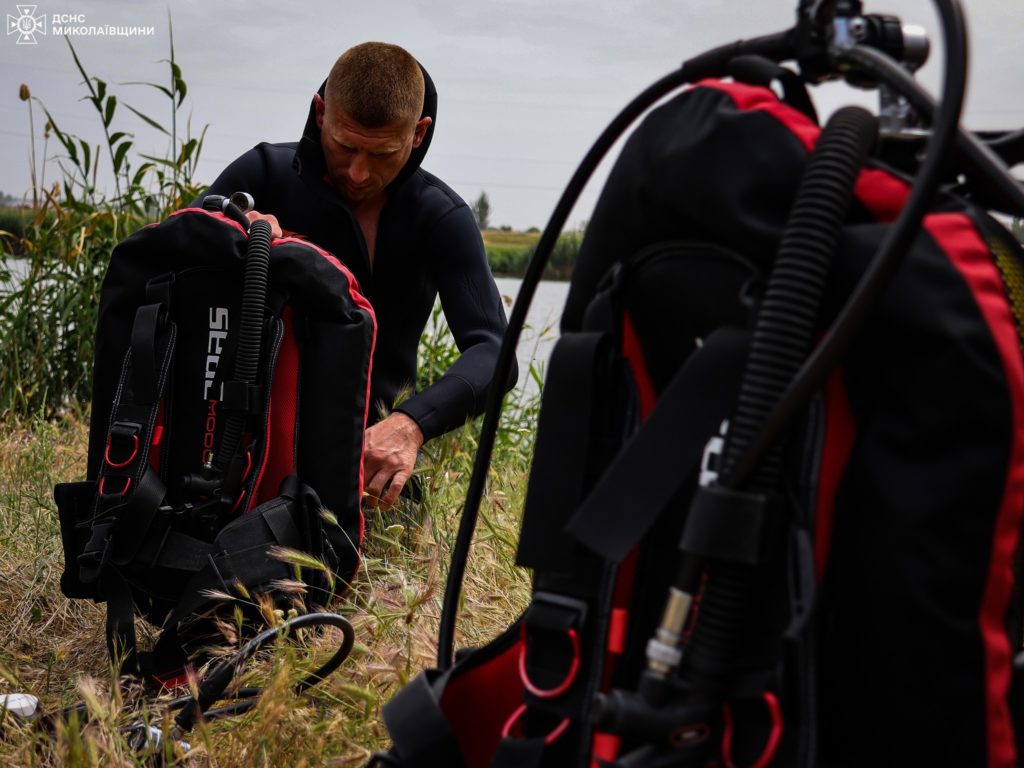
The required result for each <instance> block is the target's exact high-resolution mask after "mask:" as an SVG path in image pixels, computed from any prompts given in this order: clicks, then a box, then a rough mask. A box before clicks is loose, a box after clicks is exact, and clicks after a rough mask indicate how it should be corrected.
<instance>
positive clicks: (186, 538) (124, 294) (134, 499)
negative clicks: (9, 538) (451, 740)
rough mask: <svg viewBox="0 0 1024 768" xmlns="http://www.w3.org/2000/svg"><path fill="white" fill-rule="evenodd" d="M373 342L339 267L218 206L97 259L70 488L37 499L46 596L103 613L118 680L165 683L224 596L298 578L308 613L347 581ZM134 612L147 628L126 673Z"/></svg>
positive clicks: (367, 313) (360, 300)
mask: <svg viewBox="0 0 1024 768" xmlns="http://www.w3.org/2000/svg"><path fill="white" fill-rule="evenodd" d="M232 199H234V198H232ZM375 331H376V321H375V319H374V315H373V311H372V309H371V307H370V305H369V303H368V302H367V300H366V299H365V298H364V297H363V295H362V294H361V293H360V291H359V287H358V285H357V284H356V281H355V279H354V278H353V277H352V275H351V273H350V272H349V271H348V269H347V268H346V267H345V266H344V265H343V264H342V263H341V262H340V261H338V259H336V258H335V257H334V256H332V255H331V254H328V253H326V252H325V251H322V250H320V249H319V248H317V247H315V246H313V245H312V244H310V243H308V242H305V241H302V240H299V239H296V238H291V237H283V238H272V237H271V234H270V228H269V226H268V225H267V223H266V222H256V223H254V224H252V225H251V227H250V224H249V222H248V220H247V219H246V218H245V216H244V215H243V214H242V212H241V210H240V208H239V207H237V206H236V205H234V204H233V203H231V202H230V201H228V200H225V199H224V198H220V197H215V196H210V197H207V198H206V199H205V200H204V206H203V208H187V209H184V210H181V211H178V212H176V213H174V214H172V215H171V216H170V217H169V218H168V219H166V220H165V221H164V222H162V223H159V224H155V225H151V226H148V227H145V228H143V229H141V230H139V231H138V232H136V233H135V234H133V235H132V236H130V237H129V238H127V239H126V240H125V241H123V242H122V243H120V244H119V245H118V246H117V247H116V248H115V249H114V252H113V254H112V256H111V260H110V265H109V268H108V271H107V274H106V277H105V279H104V282H103V287H102V290H101V295H100V313H99V320H98V327H97V330H96V356H95V370H94V380H93V381H94V383H93V403H92V424H91V433H90V440H89V461H88V474H87V477H88V479H87V480H86V481H84V482H79V483H65V484H62V485H58V486H57V487H56V489H55V497H56V500H57V505H58V509H59V513H60V523H61V536H62V540H63V546H64V563H65V569H64V573H63V575H62V577H61V589H62V590H63V592H64V594H66V595H67V596H68V597H72V598H91V599H93V600H96V601H105V602H106V603H107V617H108V618H107V640H108V645H109V648H110V651H111V653H112V655H114V654H116V655H120V656H122V657H123V658H124V667H123V668H124V669H125V670H126V671H138V670H139V668H140V666H141V671H143V672H146V673H148V674H151V675H157V676H161V677H166V676H167V675H172V676H173V675H174V674H175V673H176V671H177V670H178V669H180V667H181V665H182V664H183V662H184V661H185V656H184V653H183V651H182V643H183V641H184V640H185V639H186V638H184V637H179V636H178V628H179V625H181V624H182V622H186V620H189V619H191V618H192V617H194V616H195V615H197V614H201V613H202V612H204V611H206V610H208V609H210V608H211V607H213V606H216V605H217V604H218V603H220V604H223V603H224V601H225V600H228V599H230V598H231V597H234V598H239V597H240V596H245V597H246V598H247V599H248V600H249V601H252V600H254V599H255V594H256V593H258V592H271V593H272V592H273V586H274V582H275V581H277V580H289V579H296V578H298V579H301V581H302V582H304V583H305V584H306V586H307V589H308V594H307V596H306V598H307V600H308V601H310V602H312V603H316V604H326V602H327V601H328V600H329V599H330V597H331V595H332V594H335V593H337V592H340V591H341V590H342V589H344V587H345V585H346V584H347V583H348V582H349V581H350V580H351V578H352V577H353V575H354V573H355V570H356V567H357V564H358V558H359V547H360V544H361V542H362V534H363V530H362V529H363V518H362V512H361V510H360V501H361V495H362V445H363V442H362V441H363V431H364V428H365V424H366V418H367V406H368V384H369V375H370V360H371V355H372V349H373V342H374V337H375ZM288 550H291V551H294V552H296V553H302V554H303V555H305V556H306V559H307V560H308V558H309V556H312V557H313V558H316V559H317V560H319V561H321V563H322V564H323V566H322V567H320V568H317V567H312V564H311V563H308V562H307V563H305V565H304V566H303V567H299V566H298V565H296V559H295V558H294V557H293V558H292V559H291V560H290V561H289V558H288V554H287V553H288ZM299 560H301V558H299ZM213 593H217V594H219V596H218V597H213V596H211V595H212V594H213ZM135 612H138V613H140V614H141V615H142V616H144V617H145V618H146V619H147V620H148V621H150V622H152V623H154V624H156V625H159V626H161V627H162V628H163V633H162V635H161V637H160V640H159V641H158V642H157V644H156V646H155V647H154V649H153V652H152V654H147V655H145V656H142V657H141V659H140V657H139V655H138V654H136V648H135V636H134V631H133V616H134V614H135ZM140 661H141V664H140Z"/></svg>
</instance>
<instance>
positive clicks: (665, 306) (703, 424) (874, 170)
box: [373, 3, 1024, 768]
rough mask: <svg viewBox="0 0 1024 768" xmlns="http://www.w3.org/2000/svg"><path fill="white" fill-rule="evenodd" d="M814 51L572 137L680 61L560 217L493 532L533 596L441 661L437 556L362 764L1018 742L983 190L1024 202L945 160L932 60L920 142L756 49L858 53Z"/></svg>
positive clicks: (1020, 260) (1007, 432) (587, 165)
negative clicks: (516, 440)
mask: <svg viewBox="0 0 1024 768" xmlns="http://www.w3.org/2000/svg"><path fill="white" fill-rule="evenodd" d="M811 5H812V4H810V3H801V8H802V12H803V10H807V11H808V13H810V10H809V9H810V6H811ZM822 5H825V4H822ZM855 5H856V6H857V12H858V13H859V3H858V4H855ZM805 6H806V8H805ZM809 19H810V17H809V16H808V17H807V19H804V17H803V16H801V23H804V21H807V23H810V21H809ZM840 21H842V19H838V18H837V19H836V20H835V23H836V25H837V27H836V28H837V29H839V26H838V25H839V22H840ZM846 21H849V19H846ZM862 21H863V19H862ZM869 21H870V20H869ZM883 26H884V25H882V24H879V28H882V27H883ZM886 29H888V28H887V27H886ZM797 31H800V30H799V29H798V30H797ZM821 39H824V36H821V35H814V36H811V37H800V36H799V35H794V34H790V33H786V34H783V35H778V36H769V37H766V38H758V39H756V40H754V41H751V43H750V44H744V43H737V44H735V45H733V46H725V47H723V48H721V49H716V50H715V51H713V52H711V53H709V54H706V55H704V56H702V57H697V58H696V59H694V60H691V61H689V62H687V63H685V64H684V66H683V68H682V70H681V71H680V72H679V73H677V74H676V75H674V76H673V77H670V78H666V79H665V80H663V81H661V82H660V83H659V84H656V86H652V88H651V89H649V90H648V92H645V94H644V95H643V96H642V97H638V99H637V101H636V102H634V103H633V104H631V105H630V107H627V109H626V110H624V112H623V115H622V116H620V118H618V119H617V121H616V122H615V123H613V126H612V127H610V129H609V131H606V133H605V134H603V135H602V138H601V139H600V140H599V143H598V145H597V147H604V148H605V149H607V147H610V146H611V144H612V142H613V141H614V140H615V138H616V137H617V133H616V131H621V130H622V129H624V127H625V125H628V122H629V120H631V119H633V118H634V117H636V116H638V115H639V114H641V113H642V112H643V111H644V110H645V109H646V108H647V107H649V106H650V105H651V104H653V103H654V102H655V101H657V99H658V98H661V97H662V96H664V95H665V94H666V93H667V92H668V91H669V89H670V88H675V87H678V86H679V85H680V84H682V83H689V82H697V81H699V82H697V84H696V85H695V86H694V87H693V88H691V89H690V90H687V91H685V92H684V93H682V94H681V95H678V96H676V97H675V98H673V99H671V100H670V101H667V102H666V103H664V104H663V105H662V106H660V107H658V108H657V109H655V110H654V111H652V112H651V113H650V114H649V115H648V116H647V117H646V119H645V120H644V121H643V123H642V124H641V125H640V126H639V127H638V128H637V130H636V131H635V132H634V133H633V135H632V136H631V137H630V139H629V140H628V141H627V143H626V144H625V146H624V148H623V150H622V154H621V156H620V157H619V159H618V161H617V162H616V164H615V166H614V168H613V170H612V172H611V174H610V175H609V178H608V181H607V184H606V186H605V188H604V191H603V192H602V195H601V197H600V199H599V201H598V204H597V206H596V208H595V211H594V214H593V217H592V218H591V220H590V222H589V224H588V228H587V233H586V236H585V239H584V243H583V245H582V247H581V251H580V254H579V258H578V261H577V265H576V267H575V270H574V274H573V278H572V283H571V285H570V291H569V298H568V300H567V304H566V309H565V312H564V314H563V317H562V323H561V331H562V333H561V337H560V338H559V340H558V342H557V345H556V347H555V349H554V352H553V353H552V357H551V360H550V363H549V367H548V378H547V381H546V384H545V389H544V393H543V400H542V405H541V411H540V416H539V421H538V428H537V443H536V449H535V454H534V461H533V465H532V469H531V473H530V478H529V486H528V491H527V497H526V504H525V509H524V512H523V522H522V529H521V534H520V539H519V545H518V551H517V562H518V563H519V564H520V565H522V566H524V567H526V568H529V569H532V574H533V595H532V600H531V602H530V605H529V607H528V608H527V610H526V611H525V612H524V613H523V614H522V616H521V617H520V618H519V619H518V620H517V621H516V622H515V623H514V624H513V625H512V626H511V627H509V629H508V630H507V631H506V632H505V633H504V634H503V635H502V636H500V637H499V638H497V639H495V640H494V641H492V642H491V643H489V644H488V645H486V646H484V647H483V648H479V649H465V650H463V651H461V652H460V653H459V654H458V655H457V656H456V658H455V661H454V664H453V663H452V660H451V658H450V653H451V648H452V643H453V640H454V632H453V622H454V618H453V617H454V614H455V607H456V606H457V604H458V595H459V586H460V579H461V572H462V568H463V567H464V565H465V563H464V560H460V557H462V556H463V555H464V551H465V549H463V548H459V545H457V550H456V553H455V556H454V557H453V564H452V569H451V573H452V574H453V575H452V576H450V578H449V588H448V594H446V605H445V614H444V616H443V617H442V627H441V638H440V651H439V668H438V669H435V670H429V671H427V672H425V673H424V674H422V675H420V676H419V677H418V678H416V679H415V680H414V681H413V682H411V683H410V684H409V685H408V686H406V688H404V689H403V690H402V691H400V692H399V693H398V695H397V696H396V697H395V698H394V699H393V700H392V701H391V702H389V703H388V704H387V705H386V706H385V708H384V720H385V723H386V725H387V728H388V732H389V734H390V736H391V740H392V744H393V746H392V748H391V749H390V750H389V751H388V752H387V753H386V754H385V753H381V754H378V755H377V756H375V758H374V762H373V764H375V765H379V766H402V768H426V767H427V766H440V765H444V766H453V767H455V768H458V767H460V766H461V767H462V768H486V767H487V766H493V767H495V768H506V767H508V768H529V767H540V766H543V767H544V768H590V767H591V766H593V767H595V768H597V767H600V768H627V766H630V767H632V766H636V767H643V768H653V767H655V766H666V767H667V766H695V767H696V766H700V767H701V768H703V767H704V766H734V765H735V766H768V765H781V766H803V767H810V766H847V765H848V766H864V765H989V766H1011V765H1016V764H1018V760H1019V756H1020V755H1021V754H1022V753H1021V751H1020V750H1021V746H1020V743H1019V742H1020V741H1022V740H1024V739H1022V736H1024V727H1022V726H1021V722H1020V720H1019V717H1020V716H1021V713H1022V712H1024V708H1022V707H1020V703H1019V701H1015V699H1020V697H1021V689H1020V687H1019V681H1018V684H1017V685H1015V684H1014V683H1013V677H1014V655H1015V654H1016V653H1017V652H1018V651H1019V649H1020V648H1021V641H1022V627H1021V605H1022V601H1021V598H1020V596H1019V595H1018V594H1016V593H1015V590H1016V583H1017V577H1016V574H1017V571H1018V567H1019V566H1018V564H1017V562H1016V561H1017V559H1019V551H1020V540H1021V529H1022V526H1024V356H1022V335H1021V322H1022V320H1024V291H1022V286H1024V253H1022V250H1021V247H1020V245H1019V243H1018V242H1017V241H1016V240H1015V239H1014V238H1013V236H1012V235H1011V234H1010V233H1009V232H1008V231H1007V230H1006V228H1005V227H1004V226H1002V225H1001V224H1000V223H998V222H997V221H996V220H995V219H994V218H992V217H991V216H990V215H989V214H988V213H987V212H986V211H985V210H984V209H983V208H984V206H985V205H986V204H987V203H988V201H990V200H996V201H997V202H998V203H1000V204H1004V203H1005V201H1006V200H1007V199H1009V200H1010V204H1009V205H1008V206H1006V207H1002V208H1001V210H1003V211H1009V212H1010V213H1014V214H1016V215H1024V191H1022V190H1021V189H1020V187H1019V186H1018V185H1015V184H1014V183H1013V182H1010V183H1009V188H1007V186H1006V184H1003V186H1001V187H1000V185H999V183H990V182H992V179H993V178H994V177H995V176H996V174H994V173H991V172H989V169H990V168H991V166H985V165H983V164H982V163H981V162H980V161H978V160H977V157H976V155H971V154H970V152H965V153H964V154H963V155H960V156H957V157H956V158H955V162H949V163H948V164H947V165H946V166H945V167H944V166H943V162H942V161H943V160H945V159H947V158H948V157H949V156H950V155H951V153H950V155H947V153H949V152H950V149H951V147H952V143H953V141H954V139H955V138H956V135H957V128H956V125H957V114H958V112H959V105H960V103H961V100H962V95H963V94H962V87H961V92H960V93H959V94H957V93H955V88H954V87H953V86H952V85H950V84H949V82H947V89H951V90H952V92H949V91H947V92H945V93H944V94H943V101H942V104H943V107H944V109H947V110H950V111H946V112H943V113H941V114H939V115H936V116H935V119H934V125H933V134H932V136H933V138H932V139H931V140H930V142H929V144H928V156H927V159H926V160H924V161H923V162H920V161H919V158H917V157H916V153H917V151H918V150H919V149H920V147H921V141H920V140H919V139H918V140H917V143H916V144H914V143H912V142H910V143H907V142H905V141H904V140H903V139H900V138H896V139H893V140H888V139H886V138H883V139H881V140H879V139H878V137H877V125H876V122H875V120H874V118H873V117H872V116H871V115H869V114H868V113H867V112H865V111H863V110H859V109H847V110H840V111H839V112H838V113H836V114H835V115H833V117H832V118H831V119H830V120H829V122H828V124H827V125H826V127H825V128H824V129H821V128H819V127H818V125H817V121H816V117H815V115H814V111H813V107H812V106H811V105H810V101H809V99H808V98H806V94H803V95H802V96H801V93H802V91H801V88H800V87H798V86H799V83H798V80H799V79H798V78H797V77H796V76H795V75H793V74H792V73H790V72H787V71H785V70H782V69H781V68H779V67H778V66H777V65H776V64H774V62H773V61H770V60H769V59H775V60H782V59H785V58H799V59H800V63H801V65H802V67H803V66H804V65H805V64H806V65H807V66H806V69H807V70H808V71H810V70H811V68H812V67H811V65H820V63H821V61H828V60H829V57H831V56H834V57H835V58H837V59H842V60H843V61H845V62H847V63H849V62H850V61H856V60H857V58H856V57H857V56H859V55H860V54H859V53H850V52H849V51H845V50H844V51H841V52H839V53H834V52H831V51H830V52H827V53H826V52H825V51H824V50H821V51H817V49H815V51H817V52H818V53H820V56H818V55H812V53H815V51H811V52H808V49H806V48H802V47H800V46H798V45H796V43H795V42H794V41H800V40H803V41H805V42H807V45H808V46H811V47H813V45H820V43H815V42H814V41H815V40H821ZM808 41H809V42H808ZM869 42H870V41H869ZM869 42H865V44H869ZM947 42H948V44H949V49H948V50H947V55H948V57H949V58H948V59H947V72H951V71H952V72H954V74H952V75H950V78H954V79H955V77H956V75H955V71H956V67H957V66H961V65H962V62H957V57H958V56H960V57H962V55H963V50H962V49H961V48H959V47H957V45H956V42H957V41H956V39H955V37H954V39H952V41H951V42H950V41H947ZM859 44H860V43H854V45H859ZM874 44H877V41H875V43H874ZM794 46H796V50H794ZM878 47H879V48H882V49H884V46H882V45H881V44H878ZM750 53H754V54H758V57H757V58H756V59H751V58H750V57H749V56H745V57H744V58H743V59H742V60H738V59H737V56H739V55H740V54H750ZM950 60H952V61H953V63H954V65H955V66H954V67H953V68H952V69H950ZM864 61H867V62H869V63H870V62H871V61H873V59H868V58H865V59H864ZM862 63H863V62H862ZM896 66H897V67H898V65H896ZM851 71H853V70H851ZM873 72H874V74H875V76H878V72H879V70H873ZM764 73H768V74H767V77H765V76H764ZM725 74H731V75H733V76H734V78H735V79H734V81H732V82H727V81H725V80H722V79H717V78H715V79H702V78H707V77H709V76H712V75H725ZM961 74H962V73H961ZM895 77H896V76H895V75H893V78H894V79H895ZM741 81H748V82H741ZM749 81H753V83H754V84H750V82H749ZM769 82H771V83H773V84H781V85H783V86H784V90H785V96H786V98H785V100H783V99H780V97H779V96H777V95H776V93H775V92H774V91H773V90H772V89H770V88H769V87H766V86H767V84H768V83H769ZM961 82H962V81H961ZM922 103H923V102H922ZM960 136H961V137H965V134H963V133H961V134H960ZM968 138H969V137H968ZM964 140H965V139H964V138H962V139H961V141H964ZM597 147H595V150H592V152H591V154H590V155H588V157H587V159H586V160H585V161H584V163H583V165H581V168H580V171H578V172H577V176H576V177H574V179H573V181H572V182H571V183H570V187H569V189H568V190H567V192H566V194H565V196H563V199H562V202H561V203H560V205H559V208H558V209H556V212H555V214H554V215H553V217H552V222H551V224H550V225H549V227H548V229H547V230H546V231H545V234H544V235H543V236H542V238H541V243H540V244H539V245H538V248H537V252H538V257H539V258H543V256H542V254H543V253H544V251H545V249H546V248H550V245H551V243H552V242H553V240H554V238H555V237H556V236H557V233H558V232H559V231H560V229H561V226H562V225H563V224H564V221H565V217H566V216H567V215H568V212H569V210H570V209H571V204H572V202H574V197H573V195H574V194H578V192H579V189H580V187H581V186H582V183H583V182H585V180H586V177H587V175H589V173H590V172H591V171H592V170H593V167H594V166H595V165H596V163H597V161H598V160H599V159H600V155H601V153H600V152H598V151H597ZM986 162H987V161H986ZM897 163H899V164H900V166H901V167H902V168H903V170H898V169H896V168H895V167H894V165H895V164H897ZM581 179H582V181H581ZM954 181H955V182H956V183H958V184H959V186H954V185H953V184H951V183H947V182H954ZM940 182H941V183H942V186H941V191H940V192H939V193H938V194H937V195H935V196H934V199H933V197H932V191H933V190H934V189H936V188H937V187H939V186H940ZM1000 183H1002V180H1000ZM929 185H931V186H930V188H929ZM1007 189H1008V191H1007ZM1004 193H1006V194H1008V196H1009V197H1008V198H1007V197H1006V196H1003V195H1004ZM915 217H916V220H915ZM894 254H896V255H897V256H896V257H894ZM541 266H542V262H541ZM531 274H534V275H539V274H540V269H537V268H535V264H531V268H530V271H529V272H528V278H527V281H529V280H530V277H529V275H531ZM522 290H523V292H525V294H526V298H525V299H523V295H522V293H521V295H520V298H519V299H518V300H517V304H516V307H515V308H514V309H513V314H512V319H511V320H510V336H511V340H509V339H506V347H511V348H514V344H515V334H516V332H517V330H516V329H518V328H519V327H520V325H519V323H521V320H522V317H523V316H524V315H525V304H528V302H529V297H530V291H529V290H528V288H527V286H526V285H525V284H524V289H522ZM865 297H868V298H865ZM520 302H524V305H523V306H520ZM506 353H507V350H506V349H503V358H502V362H499V368H498V371H497V372H496V376H501V375H502V369H501V365H502V364H503V362H504V359H505V355H506ZM492 405H493V403H492ZM499 410H500V409H499V408H498V407H497V406H494V407H493V408H491V409H489V410H488V413H487V420H486V421H485V423H484V427H483V434H482V437H481V449H480V450H481V452H482V454H483V458H482V459H481V457H480V456H478V462H477V467H476V471H474V477H473V478H472V479H471V481H470V490H469V500H468V501H467V505H466V511H465V512H464V516H465V519H464V521H463V523H464V525H463V528H462V529H460V535H459V542H460V544H464V545H465V547H466V548H468V541H469V538H470V535H471V533H472V524H473V519H474V518H473V515H475V507H474V504H478V503H479V498H480V494H481V493H482V490H483V478H485V477H486V467H487V460H488V457H487V452H488V451H489V450H490V448H489V446H490V445H493V434H494V429H495V425H496V420H497V419H496V414H497V413H498V412H499ZM489 441H490V442H489ZM481 467H482V468H483V471H480V470H481ZM471 513H472V514H471ZM466 531H468V532H469V535H466ZM1018 677H1020V675H1019V674H1018Z"/></svg>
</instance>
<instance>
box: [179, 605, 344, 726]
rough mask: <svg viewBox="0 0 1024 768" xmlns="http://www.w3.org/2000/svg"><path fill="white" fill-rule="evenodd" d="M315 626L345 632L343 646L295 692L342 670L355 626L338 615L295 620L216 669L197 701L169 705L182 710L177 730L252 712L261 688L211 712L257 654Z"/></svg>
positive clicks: (246, 690)
mask: <svg viewBox="0 0 1024 768" xmlns="http://www.w3.org/2000/svg"><path fill="white" fill-rule="evenodd" d="M314 626H315V627H337V628H338V629H340V630H341V631H342V635H343V637H342V642H341V645H340V646H339V647H338V650H337V651H335V653H334V655H332V656H331V658H330V659H328V660H327V662H326V663H324V664H323V665H321V666H320V667H318V668H317V669H316V670H314V671H313V672H311V673H309V674H308V675H306V676H305V677H304V678H302V680H300V681H299V683H298V684H297V685H296V686H295V692H296V693H302V692H303V691H306V690H309V689H310V688H312V687H313V686H315V685H317V684H318V683H320V682H321V681H323V680H324V679H326V678H327V676H328V675H330V674H331V673H333V672H334V671H335V670H336V669H337V668H338V667H339V666H341V663H342V662H343V661H345V659H346V658H348V655H349V653H351V651H352V646H353V645H354V644H355V631H354V630H353V629H352V624H351V623H350V622H349V620H348V619H346V618H345V617H344V616H340V615H338V614H336V613H308V614H305V615H303V616H296V617H295V618H293V619H289V620H288V621H285V622H283V623H282V624H280V625H279V626H276V627H272V628H271V629H268V630H265V631H264V632H261V633H260V634H258V635H257V636H256V637H254V638H253V639H252V640H250V641H249V642H248V643H246V644H245V645H244V646H243V647H242V648H241V650H239V651H238V653H236V654H235V655H234V656H232V657H231V659H229V660H228V661H225V662H223V663H222V664H221V665H220V666H218V667H217V668H216V669H214V670H213V672H211V673H210V674H209V675H208V676H207V678H206V679H205V680H203V682H202V684H201V685H200V686H199V691H198V695H197V696H196V698H194V699H193V698H192V697H191V696H187V697H182V698H180V699H176V700H175V701H173V702H171V703H170V704H169V705H168V709H170V710H172V711H173V710H176V709H180V710H181V712H179V714H178V716H177V717H176V718H175V720H174V724H175V726H176V727H177V728H179V729H180V730H181V731H182V732H183V733H184V732H187V731H189V730H191V729H192V726H194V725H195V723H196V720H198V719H199V717H200V716H205V717H206V718H207V719H211V718H215V717H224V716H227V715H237V714H241V713H242V712H245V711H247V710H249V709H251V708H252V707H253V706H255V703H256V702H255V699H256V697H257V696H259V695H260V694H261V693H262V692H263V689H262V688H255V687H250V688H242V689H240V690H239V691H238V693H237V694H236V696H235V698H236V699H242V701H238V702H236V703H234V704H231V705H228V706H226V707H222V708H220V709H216V710H213V711H208V710H209V708H210V707H211V706H212V705H213V704H214V703H215V702H217V701H218V700H220V699H221V697H223V695H224V691H226V690H227V687H228V686H229V685H230V684H231V681H232V680H233V679H234V678H235V675H236V674H238V670H239V669H240V668H241V666H242V664H244V663H245V662H246V661H248V660H249V659H250V658H251V657H252V656H253V655H254V654H255V653H256V652H257V651H259V650H260V649H261V648H263V647H264V646H265V645H267V644H268V643H270V642H272V641H273V640H276V639H277V638H278V637H279V636H281V635H282V634H285V633H288V632H291V631H292V630H297V629H303V628H304V627H314Z"/></svg>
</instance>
